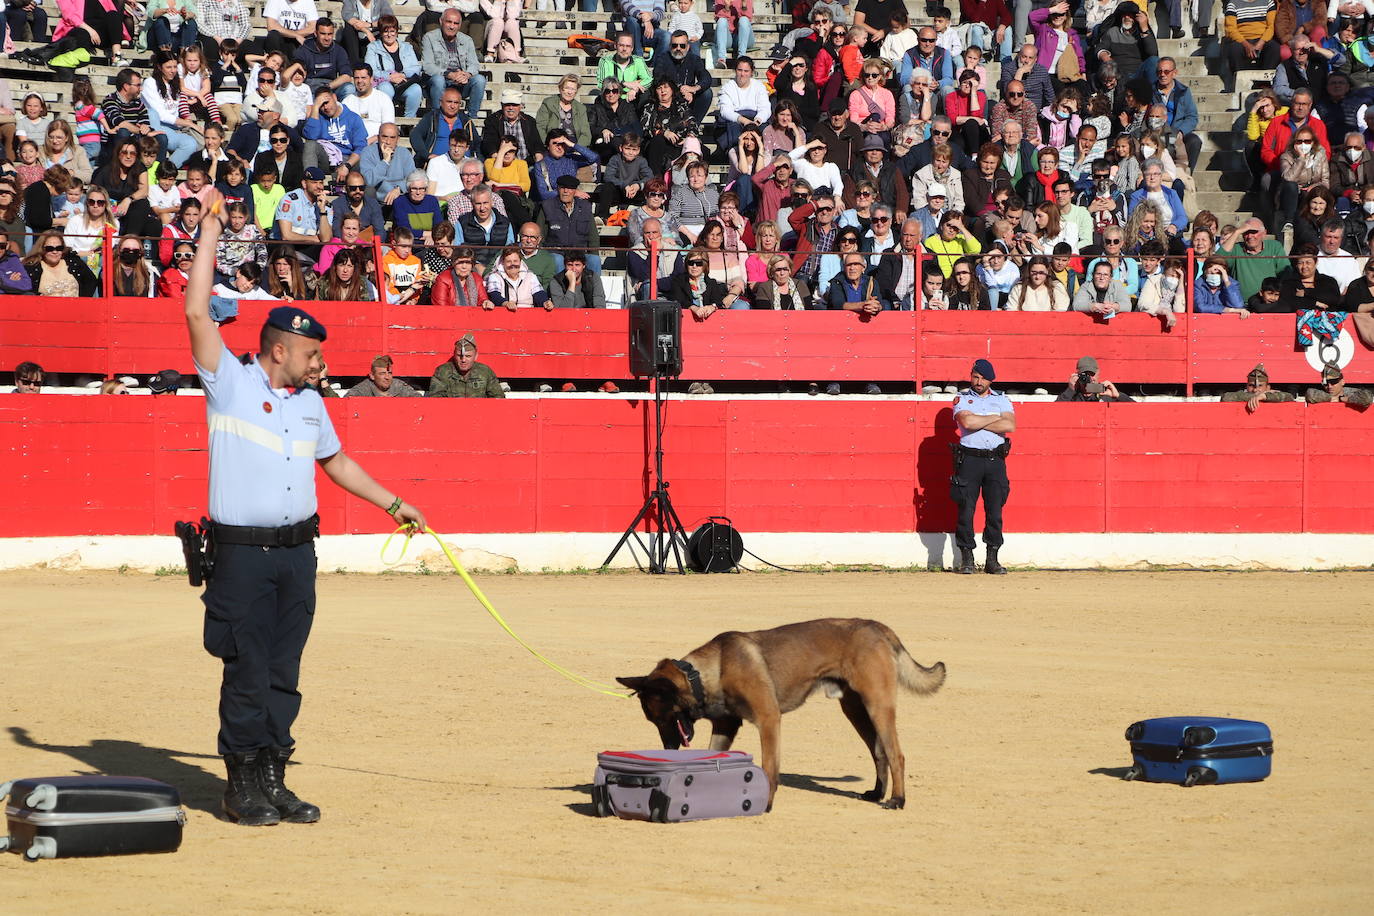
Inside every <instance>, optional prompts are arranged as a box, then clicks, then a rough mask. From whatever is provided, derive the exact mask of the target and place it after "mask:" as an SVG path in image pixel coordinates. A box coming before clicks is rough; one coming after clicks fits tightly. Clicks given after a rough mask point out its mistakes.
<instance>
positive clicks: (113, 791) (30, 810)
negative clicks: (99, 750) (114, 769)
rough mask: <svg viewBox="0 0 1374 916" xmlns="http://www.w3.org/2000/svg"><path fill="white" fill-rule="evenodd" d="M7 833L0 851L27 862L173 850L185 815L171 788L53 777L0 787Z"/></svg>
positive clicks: (129, 780) (137, 781) (134, 780)
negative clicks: (6, 850) (20, 857)
mask: <svg viewBox="0 0 1374 916" xmlns="http://www.w3.org/2000/svg"><path fill="white" fill-rule="evenodd" d="M6 796H8V797H9V801H8V803H7V804H6V805H5V819H6V821H7V822H8V824H9V833H8V835H7V836H6V837H3V838H0V850H3V849H9V850H10V851H11V852H17V853H22V854H23V856H24V858H26V859H28V860H29V861H30V862H36V861H37V860H39V859H57V858H69V857H73V856H116V855H127V854H129V853H137V852H175V851H176V850H177V848H178V847H179V846H181V830H182V826H183V825H184V824H185V823H186V812H184V811H183V810H182V809H181V795H180V794H179V793H178V792H177V790H176V789H175V788H173V787H172V786H169V785H167V784H166V783H163V782H158V781H157V780H155V779H142V778H139V777H135V776H57V777H53V778H50V779H17V780H15V781H14V782H11V783H4V784H3V785H0V798H4V797H6Z"/></svg>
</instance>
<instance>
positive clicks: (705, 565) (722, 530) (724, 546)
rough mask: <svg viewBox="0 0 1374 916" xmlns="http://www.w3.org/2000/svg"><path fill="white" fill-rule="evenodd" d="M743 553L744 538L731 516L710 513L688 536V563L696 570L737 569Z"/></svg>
mask: <svg viewBox="0 0 1374 916" xmlns="http://www.w3.org/2000/svg"><path fill="white" fill-rule="evenodd" d="M743 556H744V539H743V538H741V537H740V536H739V532H738V531H736V530H735V529H734V528H732V527H731V526H730V520H729V519H728V518H722V517H720V516H715V515H713V516H711V517H710V520H709V521H707V523H706V524H704V525H702V526H701V527H700V528H698V529H697V530H696V531H693V532H692V536H691V537H689V538H688V539H687V565H688V566H690V567H692V569H694V570H696V571H697V572H705V573H718V572H734V571H735V570H737V569H739V561H740V558H741V557H743Z"/></svg>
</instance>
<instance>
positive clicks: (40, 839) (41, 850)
mask: <svg viewBox="0 0 1374 916" xmlns="http://www.w3.org/2000/svg"><path fill="white" fill-rule="evenodd" d="M24 858H25V860H27V861H29V862H37V861H38V860H39V859H56V858H57V840H54V839H53V838H52V837H50V836H37V837H34V838H33V844H32V845H31V846H29V848H28V849H26V850H24Z"/></svg>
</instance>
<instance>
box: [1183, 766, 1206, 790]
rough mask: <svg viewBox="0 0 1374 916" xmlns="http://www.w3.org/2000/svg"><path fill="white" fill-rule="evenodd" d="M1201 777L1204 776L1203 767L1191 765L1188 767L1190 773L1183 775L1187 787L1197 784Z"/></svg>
mask: <svg viewBox="0 0 1374 916" xmlns="http://www.w3.org/2000/svg"><path fill="white" fill-rule="evenodd" d="M1201 778H1202V767H1190V768H1189V769H1188V775H1187V776H1184V777H1183V785H1184V786H1185V787H1187V788H1191V787H1193V786H1195V785H1197V784H1198V780H1199V779H1201Z"/></svg>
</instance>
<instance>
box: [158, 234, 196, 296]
mask: <svg viewBox="0 0 1374 916" xmlns="http://www.w3.org/2000/svg"><path fill="white" fill-rule="evenodd" d="M195 256H196V245H195V243H194V242H190V241H181V242H177V243H176V246H175V248H174V249H173V251H172V263H171V264H170V265H169V266H168V267H167V268H166V269H165V270H164V271H162V273H161V274H160V275H159V276H158V278H157V294H158V295H159V296H163V297H165V298H168V299H181V298H183V297H184V296H185V295H186V284H187V282H188V281H189V280H190V272H191V259H192V258H194V257H195Z"/></svg>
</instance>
